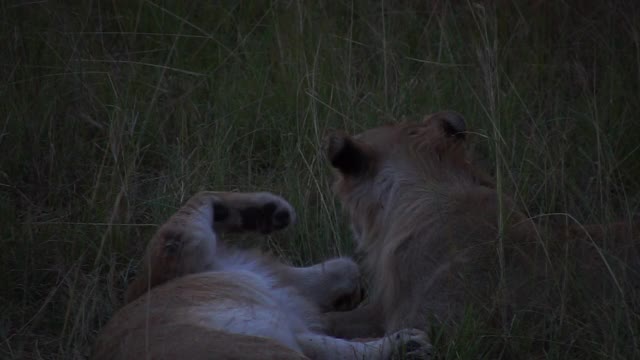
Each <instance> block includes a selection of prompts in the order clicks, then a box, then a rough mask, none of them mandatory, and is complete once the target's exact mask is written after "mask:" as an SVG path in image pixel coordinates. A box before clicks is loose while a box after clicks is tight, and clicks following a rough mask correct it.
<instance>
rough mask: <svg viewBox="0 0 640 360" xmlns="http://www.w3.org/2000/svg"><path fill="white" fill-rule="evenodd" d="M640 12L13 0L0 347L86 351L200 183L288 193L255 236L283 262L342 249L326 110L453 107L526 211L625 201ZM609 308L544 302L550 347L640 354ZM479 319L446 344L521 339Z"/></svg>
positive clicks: (624, 206) (4, 132)
mask: <svg viewBox="0 0 640 360" xmlns="http://www.w3.org/2000/svg"><path fill="white" fill-rule="evenodd" d="M638 19H640V7H638V6H637V5H636V3H635V2H633V1H630V0H626V1H609V2H599V1H591V2H575V3H572V2H561V1H549V2H534V1H531V2H521V1H498V2H486V3H477V2H444V1H432V2H427V1H399V2H392V1H379V2H373V1H364V0H353V1H331V2H329V1H313V2H311V1H310V2H300V1H275V0H272V1H247V2H235V1H139V2H138V1H129V2H124V1H113V2H106V1H91V2H75V3H73V4H72V3H65V2H56V1H41V2H29V1H18V0H8V1H5V2H1V3H0V40H1V42H2V44H4V46H3V47H2V48H3V49H4V50H3V51H2V53H3V56H2V58H1V60H0V96H1V98H2V100H1V101H0V114H2V117H1V118H0V151H2V154H3V156H2V158H1V159H0V199H1V200H0V221H1V222H2V225H1V226H0V236H1V238H0V241H1V242H2V249H3V251H2V252H1V255H0V264H1V266H2V267H1V268H0V284H2V287H1V288H0V291H1V292H0V315H1V316H0V319H1V320H0V338H2V339H3V341H2V342H1V343H0V357H2V358H34V359H40V358H44V359H53V358H65V359H66V358H84V357H86V356H88V355H89V354H90V351H91V346H92V343H93V341H94V339H95V336H96V333H97V331H98V329H99V328H100V327H101V326H102V325H104V323H105V322H106V321H107V320H108V318H109V317H110V315H111V314H112V313H113V311H114V310H115V309H117V307H118V306H119V304H120V299H121V295H122V291H123V289H124V287H125V286H126V283H127V282H128V281H129V279H130V278H131V277H132V276H133V275H134V274H135V271H136V268H137V266H138V262H137V260H138V259H139V258H140V256H141V252H142V250H143V248H144V245H145V243H146V240H147V239H149V237H150V236H151V234H152V232H153V231H154V226H153V225H154V224H158V223H160V222H162V221H163V220H164V219H165V218H166V217H167V216H168V215H169V214H170V213H171V212H172V211H174V210H175V209H176V207H177V206H178V205H179V204H180V203H181V202H182V201H184V200H185V199H186V198H188V197H189V196H190V195H191V194H192V193H194V192H195V191H197V190H201V189H216V190H242V191H250V190H269V191H274V192H277V193H281V194H283V195H284V196H286V197H287V198H288V199H290V200H291V202H292V203H293V204H294V205H295V207H296V208H297V209H298V211H299V215H300V222H299V224H298V225H296V226H295V228H294V229H291V230H288V231H286V232H284V233H282V234H278V235H274V236H273V237H268V238H262V239H261V238H258V239H254V240H253V244H254V245H256V246H263V247H265V248H269V249H271V250H273V251H275V252H277V253H279V254H281V255H282V256H283V257H284V258H286V259H288V261H291V262H292V263H296V264H303V263H310V262H312V261H315V260H319V259H322V258H325V257H328V256H331V255H335V254H337V253H344V254H349V253H351V250H352V244H351V242H350V239H349V234H348V231H347V229H346V226H345V221H344V217H343V216H342V215H341V213H340V210H339V207H338V206H337V204H336V202H335V201H334V199H333V197H332V196H331V193H330V190H329V181H330V179H329V176H328V175H329V171H328V168H327V166H326V164H325V163H324V162H323V159H322V156H321V153H320V150H319V149H320V142H321V138H322V136H323V133H324V132H325V131H326V129H328V128H342V129H346V130H349V131H357V130H360V129H364V128H367V127H369V126H373V125H376V124H380V123H382V122H386V121H394V119H396V118H399V117H400V116H402V115H412V114H413V115H419V114H423V113H428V112H432V111H436V110H441V109H455V110H457V111H459V112H461V113H463V114H464V115H465V117H466V118H467V120H468V127H469V128H470V129H471V130H472V131H474V132H477V135H476V136H473V137H472V139H473V140H472V144H471V147H472V148H473V150H474V153H475V154H477V158H478V162H479V163H480V164H482V165H483V166H484V167H486V168H487V170H490V171H492V172H494V174H498V179H499V180H500V191H504V192H505V193H507V194H511V195H514V196H515V198H516V199H517V201H518V202H519V203H521V204H522V206H523V208H524V209H525V210H526V211H528V212H529V213H530V214H531V215H532V216H537V215H540V214H548V213H569V214H572V216H574V217H575V218H576V219H578V220H579V221H583V222H606V221H611V220H614V219H615V220H617V219H625V218H630V217H631V216H632V215H633V214H636V213H638V212H639V209H638V206H639V204H640V192H639V190H640V181H639V180H638V179H640V161H639V160H640V151H639V148H640V145H639V144H638V141H637V139H638V138H639V136H640V123H638V120H637V117H638V115H637V114H638V113H639V112H640V111H639V110H640V96H639V94H640V28H639V26H640V25H639V23H638V21H637V20H638ZM578 301H579V299H578ZM574 305H575V304H574ZM578 305H579V304H578ZM607 309H608V308H607V307H606V306H604V305H603V307H602V309H592V310H591V313H590V315H589V316H588V317H585V319H587V320H585V319H582V320H583V321H588V323H585V322H577V321H576V322H575V323H571V321H572V319H569V320H567V321H568V322H569V324H567V323H563V326H556V327H553V326H552V325H553V324H556V323H557V322H558V321H560V320H558V319H556V318H554V317H553V316H555V315H556V314H555V313H554V315H553V316H551V315H550V317H549V323H550V324H552V325H550V327H552V328H556V329H561V330H562V331H564V332H565V333H564V334H557V336H555V337H554V336H550V337H548V338H546V339H537V340H542V341H546V342H547V343H548V346H547V354H548V357H549V358H558V359H560V358H572V357H578V356H580V357H585V356H587V355H588V356H587V357H592V358H621V359H622V358H634V357H640V353H639V350H638V349H637V347H636V348H634V345H637V341H638V340H637V339H634V336H633V334H634V333H635V335H636V336H637V334H639V333H640V320H639V319H638V314H631V315H630V314H629V313H628V312H625V311H622V310H621V311H618V312H615V311H609V310H607ZM560 313H561V312H560ZM480 328H481V324H480V325H479V324H476V323H474V320H473V317H472V316H470V317H469V319H468V326H465V327H463V330H461V331H460V333H459V334H457V335H456V337H455V338H454V339H449V338H447V341H440V342H437V345H438V346H437V348H438V353H439V354H441V355H442V356H443V357H446V358H456V359H467V358H469V359H471V358H473V359H476V358H479V357H482V354H483V353H484V352H485V351H488V350H491V349H493V348H495V347H496V346H500V345H499V344H501V343H503V342H504V341H505V340H504V339H505V338H507V337H508V336H509V334H506V333H505V334H497V335H496V336H495V337H491V336H485V335H482V332H481V330H479V329H480ZM594 329H596V330H598V331H595V330H594ZM436 332H437V331H436ZM567 333H569V335H567ZM630 334H631V335H630ZM569 340H570V341H569Z"/></svg>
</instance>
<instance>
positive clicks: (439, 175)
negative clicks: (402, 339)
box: [348, 162, 496, 307]
mask: <svg viewBox="0 0 640 360" xmlns="http://www.w3.org/2000/svg"><path fill="white" fill-rule="evenodd" d="M395 164H396V166H394V167H388V168H384V169H382V171H380V172H379V173H378V176H377V177H376V179H375V180H374V181H373V182H372V183H371V184H370V187H368V188H363V189H359V190H360V191H362V192H361V193H359V192H358V191H354V192H352V193H351V194H350V196H351V198H350V199H349V201H348V203H350V204H352V207H351V215H352V219H354V218H353V216H362V214H366V216H365V218H359V219H357V220H356V223H358V224H360V225H359V226H357V227H358V228H360V231H359V232H360V233H359V234H357V235H356V236H357V237H359V249H358V250H359V251H360V252H362V253H363V254H365V256H364V257H363V258H364V263H363V266H364V268H365V270H366V272H367V273H368V274H369V275H370V276H371V277H372V279H371V280H372V281H371V283H372V284H376V285H378V286H377V287H374V288H373V289H372V293H371V296H372V299H374V301H378V302H381V303H382V305H383V307H398V306H401V305H400V304H398V301H399V299H403V298H413V297H412V295H411V294H401V293H400V292H401V291H405V292H406V291H421V290H420V289H415V288H414V286H412V285H411V284H405V285H403V284H402V283H403V282H404V281H407V280H406V279H402V278H401V277H400V272H399V271H397V270H396V269H397V268H398V266H400V264H398V262H399V261H402V259H403V257H404V256H406V254H404V252H406V251H404V250H405V249H404V248H405V247H406V246H407V244H410V243H415V242H416V241H417V242H425V241H429V242H433V243H432V244H429V246H428V247H429V249H432V250H433V252H434V257H435V253H439V252H443V251H445V250H443V249H442V248H444V247H447V246H448V245H447V244H446V243H445V242H439V241H438V240H441V239H439V238H438V237H435V238H434V237H431V236H429V235H428V234H429V233H432V234H433V233H439V232H442V229H443V228H445V227H447V226H451V224H448V222H449V221H450V218H451V216H450V215H451V214H454V213H459V212H460V211H461V208H464V207H465V202H467V201H480V202H486V201H489V202H492V201H493V199H494V197H495V195H496V194H495V191H494V190H493V189H492V188H489V187H487V186H485V183H484V182H483V179H480V180H479V179H478V177H476V176H475V174H474V173H473V171H472V169H471V168H470V167H469V166H464V167H460V166H453V167H442V166H439V167H438V166H437V165H441V164H435V163H423V164H422V165H423V166H421V167H417V168H416V167H411V166H407V165H411V164H410V163H409V164H402V163H401V162H400V163H399V162H395ZM397 164H400V166H397ZM403 165H405V166H403ZM372 194H374V196H371V195H372ZM365 199H375V201H370V200H369V201H367V200H365ZM363 207H364V208H365V209H366V211H362V209H363ZM460 256H463V255H462V254H461V255H460ZM425 261H427V260H425ZM443 266H444V267H447V266H448V265H447V263H446V262H437V263H436V262H434V263H433V265H432V268H431V271H432V272H436V273H437V272H438V271H440V270H439V269H440V268H441V267H443ZM426 275H427V274H425V276H426ZM408 306H411V305H408Z"/></svg>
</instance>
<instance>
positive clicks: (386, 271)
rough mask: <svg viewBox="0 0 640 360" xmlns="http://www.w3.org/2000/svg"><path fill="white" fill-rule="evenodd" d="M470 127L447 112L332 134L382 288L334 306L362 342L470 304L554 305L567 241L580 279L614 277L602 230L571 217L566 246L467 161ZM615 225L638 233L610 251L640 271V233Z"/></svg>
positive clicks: (344, 193) (340, 326)
mask: <svg viewBox="0 0 640 360" xmlns="http://www.w3.org/2000/svg"><path fill="white" fill-rule="evenodd" d="M464 132H465V129H464V120H463V119H462V116H461V115H460V114H457V113H454V112H441V113H436V114H432V115H430V116H428V117H426V119H425V120H424V121H423V122H420V123H401V124H396V125H386V126H382V127H378V128H374V129H371V130H367V131H365V132H363V133H361V134H358V135H356V136H353V137H350V136H348V135H346V134H344V133H334V134H332V135H330V136H329V137H328V139H327V145H326V152H327V157H328V159H329V160H330V161H331V164H332V165H333V167H334V168H335V169H336V170H337V171H336V181H335V184H334V190H335V193H336V195H337V196H338V198H339V199H340V201H341V202H342V204H343V207H344V208H345V210H346V211H347V212H348V215H349V217H350V220H351V225H352V228H353V233H354V237H355V239H356V242H357V246H358V248H357V251H358V252H360V253H361V254H362V259H363V260H362V263H363V267H364V270H365V271H366V273H367V274H368V275H369V276H370V278H371V281H370V283H371V286H372V289H371V291H370V297H369V300H368V304H366V305H363V306H361V307H359V308H357V309H355V310H353V311H351V312H346V313H331V314H328V316H327V318H328V319H329V321H330V323H331V330H330V333H332V334H334V335H336V336H340V337H344V338H356V337H369V336H378V335H380V334H383V333H387V332H390V331H395V330H396V329H399V328H404V327H416V328H421V329H426V328H428V327H429V325H430V324H432V323H433V321H438V322H443V323H447V324H456V323H458V322H459V321H460V320H461V318H462V316H463V312H464V311H465V309H466V308H467V307H472V308H473V309H474V310H475V311H479V312H480V313H484V314H487V315H488V318H489V319H493V320H492V321H496V322H497V323H499V324H502V325H504V326H509V324H510V321H511V320H512V319H513V317H514V316H515V314H516V313H517V312H518V311H525V310H534V311H539V312H544V311H545V306H548V303H547V299H548V297H549V296H550V294H552V293H553V292H554V291H556V289H554V287H553V286H554V283H553V281H552V279H551V276H549V275H550V273H551V272H552V267H553V266H555V265H557V264H554V263H553V261H552V258H553V257H554V255H550V254H549V253H550V252H552V251H553V250H554V249H556V248H559V249H564V250H566V251H569V252H568V253H569V254H580V256H582V257H583V258H584V261H583V262H581V265H584V266H583V267H581V268H580V269H579V271H578V275H583V274H584V273H583V272H582V271H583V270H584V269H587V268H591V269H597V271H595V273H597V275H598V276H599V278H600V279H603V281H602V282H600V283H598V284H599V285H598V286H602V284H609V285H610V284H613V283H614V282H613V281H611V276H613V274H609V273H608V272H609V271H608V270H607V268H606V266H605V265H604V262H603V259H602V257H601V256H599V255H600V252H599V251H598V250H597V249H596V247H597V248H598V249H602V247H603V242H602V238H603V235H604V234H603V231H602V230H603V229H602V228H600V227H597V226H590V227H587V228H581V227H579V226H574V225H571V226H568V227H566V228H565V229H564V230H565V231H560V232H557V234H556V235H555V237H556V238H557V239H558V242H556V243H553V244H547V243H545V242H544V241H542V239H543V237H542V233H543V229H541V228H540V226H538V224H536V223H535V222H533V221H532V220H531V219H529V218H527V216H525V214H524V213H523V212H521V211H520V210H519V209H518V207H517V206H516V205H515V204H514V202H513V201H512V200H511V199H510V198H509V197H508V196H507V195H504V194H499V193H498V192H497V191H496V189H495V186H494V183H493V181H492V180H491V179H489V177H488V176H486V175H484V173H483V172H482V171H480V170H478V169H476V168H474V167H473V166H472V165H471V163H470V162H469V161H468V160H467V154H466V151H465V148H464V138H465V135H464ZM616 226H617V228H616V231H617V232H618V233H619V234H618V235H622V233H624V234H626V235H628V236H626V237H625V239H626V240H623V242H624V244H617V245H616V246H615V248H612V249H609V250H610V251H612V252H615V253H616V254H617V256H618V257H619V258H623V259H624V260H626V261H628V264H629V267H630V268H631V269H636V270H635V271H636V272H637V269H638V258H640V257H638V247H637V246H635V243H634V241H633V240H634V239H635V240H637V239H638V232H637V229H635V231H636V232H635V233H633V231H634V229H631V228H629V227H624V226H622V225H621V224H618V225H616ZM625 231H626V232H625ZM560 233H562V234H560ZM579 234H582V235H581V236H578V235H579ZM589 234H593V236H592V237H589V236H588V235H589ZM594 236H595V237H594ZM569 239H571V241H568V240H569ZM594 245H595V246H594ZM567 246H569V247H568V248H567ZM630 273H632V272H630ZM588 276H591V275H587V276H585V278H587V279H589V278H588ZM634 276H637V273H636V275H634ZM589 281H591V279H589ZM598 286H595V287H594V288H597V287H598ZM614 290H615V289H614ZM523 314H524V313H523Z"/></svg>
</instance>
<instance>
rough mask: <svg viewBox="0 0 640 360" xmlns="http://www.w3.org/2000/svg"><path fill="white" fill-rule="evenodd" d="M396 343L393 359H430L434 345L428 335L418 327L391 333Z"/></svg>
mask: <svg viewBox="0 0 640 360" xmlns="http://www.w3.org/2000/svg"><path fill="white" fill-rule="evenodd" d="M389 336H391V337H392V338H393V340H394V343H395V351H394V355H393V357H392V358H393V359H411V360H428V359H431V356H432V350H433V347H432V345H431V344H430V343H429V337H428V335H427V334H426V333H425V332H424V331H422V330H418V329H402V330H400V331H397V332H395V333H393V334H391V335H389Z"/></svg>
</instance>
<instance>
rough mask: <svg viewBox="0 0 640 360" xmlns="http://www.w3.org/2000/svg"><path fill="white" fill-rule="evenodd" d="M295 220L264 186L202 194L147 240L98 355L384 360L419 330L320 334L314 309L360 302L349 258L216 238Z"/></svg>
mask: <svg viewBox="0 0 640 360" xmlns="http://www.w3.org/2000/svg"><path fill="white" fill-rule="evenodd" d="M294 219H295V214H294V211H293V209H292V207H291V205H289V203H287V202H286V201H285V200H284V199H282V198H280V197H278V196H275V195H272V194H270V193H224V192H202V193H199V194H197V195H195V196H194V197H193V198H191V199H190V200H189V201H188V202H187V203H186V205H184V206H183V207H182V208H181V209H180V210H179V211H178V212H177V213H176V214H174V215H173V216H172V217H171V218H170V219H169V221H168V222H167V223H165V224H164V225H162V226H161V227H160V229H159V230H158V231H157V233H156V234H155V236H154V237H153V239H152V240H151V242H150V243H149V245H148V247H147V250H146V255H145V258H144V266H143V267H142V269H141V274H139V275H138V277H137V278H136V280H135V281H134V282H133V283H132V284H131V285H130V287H129V288H128V290H127V295H126V302H127V304H126V306H124V307H123V308H122V309H121V310H120V311H118V312H117V313H116V314H115V315H114V316H113V318H112V319H111V320H110V321H109V323H108V324H107V325H106V326H105V327H104V329H102V332H101V334H100V336H99V338H98V341H97V345H96V349H95V353H94V358H95V359H306V358H310V359H327V360H329V359H386V358H389V357H390V356H391V354H392V353H393V352H394V351H395V350H398V349H399V348H403V347H405V346H407V345H410V347H412V348H413V351H414V353H419V352H422V351H423V350H424V349H427V347H428V345H427V344H426V337H425V334H424V333H422V332H421V331H418V330H411V329H402V330H399V331H397V332H394V333H393V334H391V335H389V336H386V337H384V338H380V339H376V340H371V341H367V342H350V341H345V340H341V339H336V338H333V337H329V336H326V335H325V334H324V324H323V323H322V320H321V316H320V311H326V310H333V309H335V307H336V304H339V303H340V302H344V301H343V300H344V299H345V298H347V299H354V300H355V301H357V300H358V296H359V285H358V284H359V279H358V277H359V272H358V268H357V266H356V264H355V263H354V262H353V261H352V260H350V259H347V258H337V259H332V260H329V261H326V262H324V263H321V264H317V265H315V266H311V267H303V268H296V267H291V266H286V265H284V264H282V263H279V262H277V261H276V260H274V259H272V258H270V257H267V256H266V255H263V254H260V253H259V252H257V251H254V252H252V251H243V250H238V249H232V248H229V247H227V246H225V244H224V243H221V242H219V241H218V240H219V239H218V235H219V234H220V233H224V232H228V231H252V232H260V233H263V234H267V233H270V232H272V231H275V230H280V229H283V228H285V227H287V226H288V225H289V224H291V223H292V222H293V221H294Z"/></svg>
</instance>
